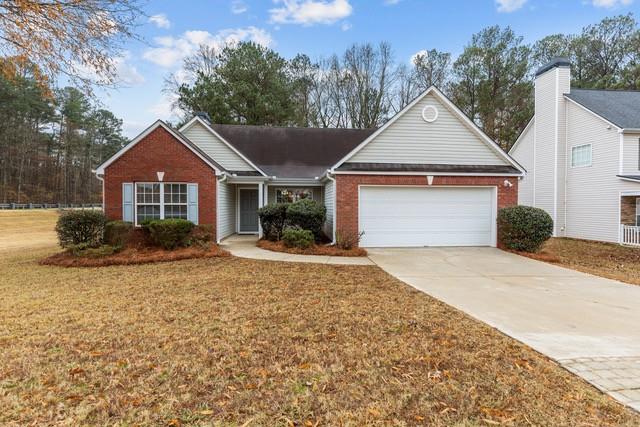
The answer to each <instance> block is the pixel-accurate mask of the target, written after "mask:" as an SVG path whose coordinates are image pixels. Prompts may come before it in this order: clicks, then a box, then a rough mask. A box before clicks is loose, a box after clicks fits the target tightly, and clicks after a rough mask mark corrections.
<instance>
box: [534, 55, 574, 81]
mask: <svg viewBox="0 0 640 427" xmlns="http://www.w3.org/2000/svg"><path fill="white" fill-rule="evenodd" d="M557 67H571V61H569V58H565V57H562V56H556V57H553V58H551V61H549V62H548V63H546V64H545V65H543V66H542V67H540V68H538V71H536V77H538V76H539V75H540V74H544V73H546V72H547V71H549V70H552V69H554V68H557Z"/></svg>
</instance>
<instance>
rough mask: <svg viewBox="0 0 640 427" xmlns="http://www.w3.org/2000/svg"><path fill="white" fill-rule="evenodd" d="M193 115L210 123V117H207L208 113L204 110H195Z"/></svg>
mask: <svg viewBox="0 0 640 427" xmlns="http://www.w3.org/2000/svg"><path fill="white" fill-rule="evenodd" d="M193 115H194V116H196V117H200V118H201V119H202V120H204V121H205V122H207V123H211V117H209V113H207V112H206V111H196V112H195V113H193Z"/></svg>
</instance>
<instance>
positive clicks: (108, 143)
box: [0, 58, 127, 203]
mask: <svg viewBox="0 0 640 427" xmlns="http://www.w3.org/2000/svg"><path fill="white" fill-rule="evenodd" d="M0 99H2V102H0V200H1V201H2V203H10V202H14V203H28V202H33V203H89V202H100V201H101V196H100V195H101V185H100V182H99V181H98V180H97V179H96V178H95V176H94V175H93V173H92V169H93V168H95V167H96V166H97V165H99V164H100V163H102V162H103V161H104V160H106V159H108V158H109V157H110V156H111V155H112V154H113V153H115V152H116V151H117V150H119V149H120V148H121V147H123V146H124V145H125V144H126V142H127V139H126V138H125V137H124V136H123V135H122V120H120V119H118V118H116V117H115V116H114V114H113V113H112V112H110V111H108V110H106V109H103V108H101V107H100V105H99V104H98V103H97V102H96V101H95V99H93V98H91V97H89V96H87V95H86V94H85V93H84V92H83V91H80V90H78V89H76V88H74V87H64V88H55V87H53V86H52V85H51V84H50V82H49V79H48V78H47V77H46V75H45V74H43V73H42V72H41V71H40V68H39V67H38V66H36V65H34V64H29V63H25V62H23V61H16V60H15V59H13V58H5V59H2V60H0Z"/></svg>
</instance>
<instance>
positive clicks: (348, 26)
mask: <svg viewBox="0 0 640 427" xmlns="http://www.w3.org/2000/svg"><path fill="white" fill-rule="evenodd" d="M352 26H353V25H351V23H350V22H347V21H344V22H343V23H342V24H341V25H340V29H341V30H342V31H349V30H350V29H351V27H352Z"/></svg>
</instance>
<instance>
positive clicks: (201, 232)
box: [186, 224, 214, 247]
mask: <svg viewBox="0 0 640 427" xmlns="http://www.w3.org/2000/svg"><path fill="white" fill-rule="evenodd" d="M213 240H214V235H213V226H212V225H209V224H202V225H196V226H195V227H193V230H191V233H190V234H189V237H188V238H187V241H186V244H187V246H200V247H206V246H208V245H209V244H210V243H211V242H212V241H213Z"/></svg>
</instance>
